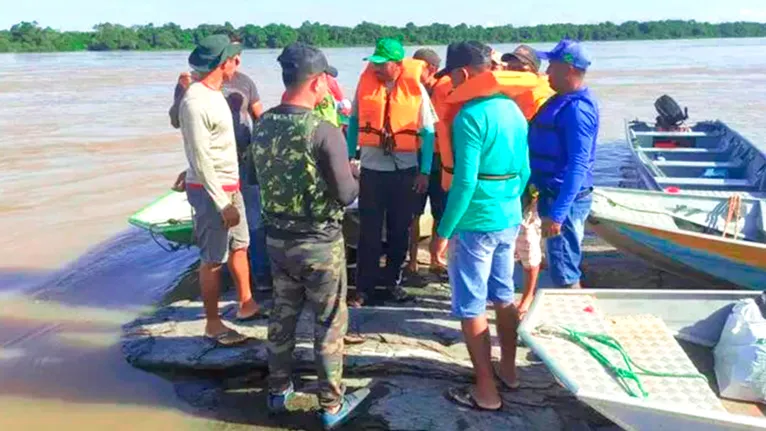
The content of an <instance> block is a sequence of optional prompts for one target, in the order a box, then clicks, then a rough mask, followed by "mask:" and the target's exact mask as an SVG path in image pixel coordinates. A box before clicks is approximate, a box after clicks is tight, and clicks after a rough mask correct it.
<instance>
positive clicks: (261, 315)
mask: <svg viewBox="0 0 766 431" xmlns="http://www.w3.org/2000/svg"><path fill="white" fill-rule="evenodd" d="M267 317H269V316H268V315H267V314H266V313H265V312H264V311H263V309H259V310H258V311H256V312H255V313H253V314H251V315H250V316H247V317H239V316H236V315H235V316H234V318H235V320H236V321H237V322H252V321H253V320H261V319H265V318H267Z"/></svg>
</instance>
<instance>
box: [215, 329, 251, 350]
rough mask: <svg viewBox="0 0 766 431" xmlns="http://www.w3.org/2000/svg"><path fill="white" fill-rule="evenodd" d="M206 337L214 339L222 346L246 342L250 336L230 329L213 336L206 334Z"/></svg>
mask: <svg viewBox="0 0 766 431" xmlns="http://www.w3.org/2000/svg"><path fill="white" fill-rule="evenodd" d="M205 339H206V340H209V341H212V342H213V343H215V344H216V345H217V346H220V347H232V346H238V345H240V344H244V343H245V342H246V341H247V340H248V337H247V336H246V335H243V334H240V333H239V332H237V331H235V330H233V329H229V330H228V331H226V332H222V333H220V334H218V335H216V336H215V337H211V336H210V335H207V334H205Z"/></svg>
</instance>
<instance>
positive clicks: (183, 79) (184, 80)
mask: <svg viewBox="0 0 766 431" xmlns="http://www.w3.org/2000/svg"><path fill="white" fill-rule="evenodd" d="M191 83H192V76H191V73H189V72H181V74H180V75H178V84H179V85H180V86H181V87H183V89H184V90H186V89H188V88H189V86H190V85H191Z"/></svg>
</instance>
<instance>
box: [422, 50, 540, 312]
mask: <svg viewBox="0 0 766 431" xmlns="http://www.w3.org/2000/svg"><path fill="white" fill-rule="evenodd" d="M458 45H459V44H451V45H450V46H449V47H447V56H448V57H449V52H450V50H452V49H454V47H455V46H458ZM492 64H493V66H492V67H493V68H494V64H495V62H494V61H493V62H492ZM443 73H444V72H440V73H439V74H437V76H438V75H442V74H443ZM472 83H473V85H474V86H477V87H478V88H480V89H481V90H480V91H479V92H480V93H481V92H483V93H482V94H484V95H485V96H486V95H491V94H489V92H490V91H493V90H492V88H494V87H495V86H498V85H499V86H502V87H504V88H505V89H506V93H505V94H506V95H507V96H508V97H511V98H512V99H513V100H514V101H515V102H516V104H517V105H518V107H519V108H520V109H521V112H522V113H523V115H524V118H526V120H527V121H529V120H531V119H532V117H533V116H534V115H535V113H536V112H537V110H538V109H539V108H540V107H541V106H542V105H543V104H544V103H545V101H546V100H547V99H548V98H549V97H550V96H551V95H553V91H552V90H551V88H550V85H549V84H548V79H547V78H546V77H545V76H544V75H537V74H534V73H530V72H517V71H504V72H493V74H491V75H482V76H481V77H480V79H478V80H474V81H472ZM465 90H466V89H465V88H464V89H462V90H461V92H463V93H466V91H465ZM456 97H457V98H458V99H459V98H463V102H465V99H464V96H460V95H459V94H456V95H452V96H450V98H451V99H452V100H449V102H451V103H445V104H441V105H437V114H438V115H439V122H438V123H437V124H436V131H437V132H436V135H437V138H438V139H437V142H436V143H437V151H438V152H439V154H440V156H441V161H442V176H441V177H442V181H441V183H442V188H443V189H444V190H449V189H450V186H451V184H452V173H453V167H454V159H453V150H452V142H451V138H452V130H451V128H452V121H453V120H454V118H455V116H456V115H457V112H458V111H459V110H460V107H461V106H462V103H455V98H456ZM446 248H447V243H446V241H445V240H444V239H443V238H438V237H437V238H436V239H435V241H433V242H432V243H431V253H432V254H438V255H442V254H444V252H445V251H446ZM525 297H526V295H525ZM530 301H531V299H530Z"/></svg>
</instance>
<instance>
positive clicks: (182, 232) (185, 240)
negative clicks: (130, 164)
mask: <svg viewBox="0 0 766 431" xmlns="http://www.w3.org/2000/svg"><path fill="white" fill-rule="evenodd" d="M192 212H193V210H192V207H191V205H190V204H189V201H188V200H187V199H186V193H184V192H176V191H171V192H168V193H166V194H164V195H162V196H160V197H159V198H157V199H156V200H154V201H153V202H151V203H150V204H149V205H146V206H145V207H143V208H141V209H140V210H138V211H137V212H136V213H135V214H133V215H132V216H131V217H130V218H129V219H128V223H130V224H131V225H133V226H135V227H138V228H140V229H143V230H145V231H148V232H149V233H150V234H151V235H152V237H153V238H154V239H155V241H157V243H158V244H160V241H159V239H160V238H164V239H165V240H166V241H168V242H169V243H170V248H171V249H177V248H180V247H185V246H191V245H194V223H193V221H192ZM430 214H431V207H430V203H427V204H426V210H425V215H424V216H423V217H421V218H420V232H421V234H422V237H427V236H430V234H431V228H432V225H433V218H432V217H431V216H430ZM343 235H344V238H345V240H346V244H347V245H348V246H349V247H351V248H356V244H357V241H358V238H359V209H358V201H355V202H354V203H352V204H351V205H349V206H348V207H347V208H346V217H345V219H344V220H343ZM383 238H384V240H385V227H384V230H383ZM160 245H161V246H163V248H166V247H165V246H164V245H162V244H160Z"/></svg>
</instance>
